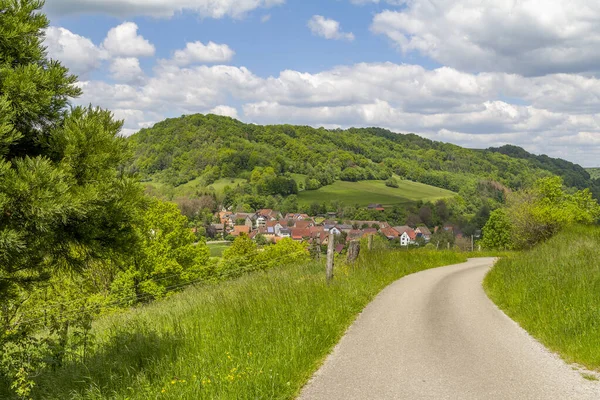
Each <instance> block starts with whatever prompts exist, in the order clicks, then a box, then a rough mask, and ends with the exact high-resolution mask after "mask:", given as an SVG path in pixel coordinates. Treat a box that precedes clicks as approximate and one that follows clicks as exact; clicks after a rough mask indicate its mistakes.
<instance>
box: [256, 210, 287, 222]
mask: <svg viewBox="0 0 600 400" xmlns="http://www.w3.org/2000/svg"><path fill="white" fill-rule="evenodd" d="M256 217H257V218H258V217H263V218H265V220H267V221H277V220H278V219H280V218H281V213H280V212H279V211H275V210H271V209H270V208H265V209H262V210H258V211H257V212H256Z"/></svg>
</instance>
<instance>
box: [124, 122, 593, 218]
mask: <svg viewBox="0 0 600 400" xmlns="http://www.w3.org/2000/svg"><path fill="white" fill-rule="evenodd" d="M129 142H130V144H131V145H132V149H133V152H134V157H133V161H132V164H131V168H132V169H133V170H134V171H136V172H138V173H139V174H140V175H141V176H142V178H143V179H144V180H145V181H148V182H151V183H150V184H149V185H150V186H153V187H154V188H155V189H156V188H159V189H157V190H162V191H165V190H167V191H170V193H171V194H172V195H177V194H182V193H183V194H186V193H190V192H196V193H198V192H202V191H205V192H206V191H210V190H212V191H213V192H216V193H217V194H221V195H224V196H225V200H226V201H227V202H228V204H229V205H235V204H237V205H238V206H239V207H242V206H244V207H245V208H249V207H252V208H253V207H254V206H257V207H259V206H260V205H262V204H263V203H265V202H266V203H268V202H267V200H265V197H264V196H278V195H279V196H282V197H284V198H285V197H287V196H289V195H291V194H297V193H300V201H302V202H308V201H321V200H323V199H327V200H336V198H335V196H337V197H338V199H342V200H343V201H348V202H356V201H357V200H358V202H359V203H361V204H364V203H366V202H368V203H371V202H380V203H389V202H391V201H396V200H395V199H398V201H400V202H401V203H402V202H405V201H407V200H406V199H410V200H413V201H414V200H423V199H427V198H429V197H428V196H429V193H427V192H428V190H425V194H424V195H423V196H421V195H417V194H411V193H417V192H410V191H408V192H406V193H403V194H401V195H400V196H397V193H398V192H394V191H390V190H387V188H386V189H383V185H382V184H381V182H379V183H369V184H367V183H365V184H363V186H364V185H367V186H369V188H368V189H366V190H365V189H364V188H362V187H361V185H348V184H347V182H367V181H384V180H386V179H389V178H390V177H392V176H393V175H395V176H398V177H399V179H400V180H403V181H412V182H418V183H422V184H425V185H429V186H433V187H436V188H440V189H446V190H447V191H451V192H455V193H458V195H459V197H460V198H462V200H463V203H464V204H466V206H467V212H471V213H473V212H476V210H477V209H478V208H480V207H482V206H483V205H484V204H488V205H491V206H493V204H494V203H498V202H502V201H503V198H504V194H505V193H506V189H512V190H517V189H520V188H521V187H523V186H525V185H528V184H530V183H531V182H533V181H534V180H536V179H538V178H540V177H544V176H549V175H554V174H556V175H560V176H562V177H563V178H564V180H565V183H566V185H568V186H572V187H577V188H584V187H589V188H591V189H592V191H593V193H594V194H595V196H596V197H600V184H599V183H600V182H597V181H593V180H592V179H591V178H590V175H589V174H588V172H586V171H585V170H584V169H583V168H581V167H580V166H578V165H576V164H573V163H570V162H568V161H565V160H560V159H553V158H550V157H547V156H535V155H533V154H530V153H528V152H526V151H525V150H523V149H520V148H518V147H514V146H505V147H502V148H499V149H488V150H473V149H466V148H462V147H459V146H456V145H453V144H448V143H442V142H435V141H431V140H428V139H425V138H422V137H420V136H417V135H414V134H397V133H394V132H390V131H388V130H385V129H380V128H361V129H357V128H350V129H347V130H341V129H336V130H328V129H325V128H318V129H315V128H311V127H308V126H292V125H269V126H260V125H255V124H245V123H242V122H240V121H237V120H235V119H232V118H229V117H221V116H216V115H201V114H196V115H189V116H183V117H180V118H174V119H168V120H165V121H162V122H159V123H157V124H156V125H155V126H154V127H152V128H148V129H142V130H141V131H140V132H138V133H137V134H135V135H133V136H132V137H131V138H130V139H129ZM231 180H233V183H231ZM340 181H341V182H340ZM228 182H229V183H228ZM226 186H229V189H232V188H234V187H235V188H236V189H235V190H236V194H235V195H233V194H231V193H230V194H224V192H226V191H230V190H229V189H228V188H227V187H226ZM374 188H375V189H376V190H375V191H373V190H374ZM226 189H227V190H226ZM313 191H314V192H313ZM360 191H364V192H365V193H368V192H369V191H371V193H373V194H375V193H378V195H377V196H378V197H377V198H378V199H379V200H377V199H375V197H373V196H372V198H370V199H369V200H366V199H363V197H364V196H359V195H358V194H357V193H356V192H360ZM310 192H313V193H310ZM340 194H342V196H341V197H340ZM446 194H447V193H445V194H443V195H440V197H443V196H445V195H446ZM253 195H254V196H255V197H252V196H253ZM256 196H263V198H262V199H261V200H257V198H256ZM435 197H437V196H432V198H435ZM490 202H491V204H489V203H490ZM267 205H268V204H267Z"/></svg>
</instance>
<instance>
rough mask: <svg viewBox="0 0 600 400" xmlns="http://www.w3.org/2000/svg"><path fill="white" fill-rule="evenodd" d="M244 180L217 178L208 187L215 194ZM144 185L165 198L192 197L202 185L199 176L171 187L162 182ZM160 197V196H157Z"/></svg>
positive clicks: (151, 191) (145, 183) (151, 182)
mask: <svg viewBox="0 0 600 400" xmlns="http://www.w3.org/2000/svg"><path fill="white" fill-rule="evenodd" d="M244 182H246V180H245V179H239V178H225V179H219V180H217V181H216V182H214V183H213V184H212V185H210V186H209V187H212V188H213V189H214V190H215V192H216V193H217V195H219V194H222V193H223V190H224V189H225V186H231V187H232V188H233V187H236V186H237V185H238V184H241V183H244ZM144 186H145V187H146V189H147V190H149V191H150V193H152V194H160V195H161V196H162V197H165V198H167V199H174V198H177V197H194V196H195V195H196V193H197V191H198V189H200V188H201V187H202V186H201V185H200V180H199V178H196V179H194V180H191V181H189V182H187V183H185V184H183V185H180V186H177V187H172V186H169V185H167V184H164V183H162V182H154V181H150V182H144ZM159 197H160V196H159Z"/></svg>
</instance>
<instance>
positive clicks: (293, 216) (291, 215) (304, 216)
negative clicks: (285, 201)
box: [285, 214, 311, 221]
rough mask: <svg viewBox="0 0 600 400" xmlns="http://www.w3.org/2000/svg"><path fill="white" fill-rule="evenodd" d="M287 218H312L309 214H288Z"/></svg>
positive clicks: (296, 219) (295, 219)
mask: <svg viewBox="0 0 600 400" xmlns="http://www.w3.org/2000/svg"><path fill="white" fill-rule="evenodd" d="M285 219H293V220H294V221H298V220H304V219H311V218H310V216H309V215H308V214H287V215H286V216H285Z"/></svg>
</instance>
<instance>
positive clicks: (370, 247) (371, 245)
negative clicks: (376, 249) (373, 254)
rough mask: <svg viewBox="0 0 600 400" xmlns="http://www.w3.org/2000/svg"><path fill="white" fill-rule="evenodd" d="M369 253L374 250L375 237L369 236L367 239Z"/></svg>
mask: <svg viewBox="0 0 600 400" xmlns="http://www.w3.org/2000/svg"><path fill="white" fill-rule="evenodd" d="M367 244H368V247H369V251H371V250H373V235H369V236H368V239H367Z"/></svg>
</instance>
